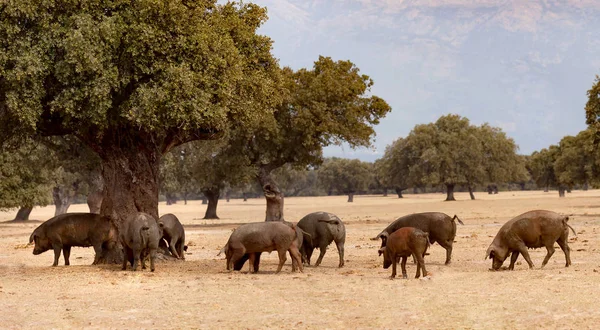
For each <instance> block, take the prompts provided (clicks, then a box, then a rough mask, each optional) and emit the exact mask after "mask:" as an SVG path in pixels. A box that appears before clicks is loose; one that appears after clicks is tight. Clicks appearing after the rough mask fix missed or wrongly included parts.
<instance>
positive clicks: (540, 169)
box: [527, 145, 559, 191]
mask: <svg viewBox="0 0 600 330" xmlns="http://www.w3.org/2000/svg"><path fill="white" fill-rule="evenodd" d="M558 154H559V148H558V146H555V145H552V146H550V147H549V148H547V149H546V148H544V149H542V150H540V151H534V152H533V153H532V154H531V157H530V158H529V163H528V164H527V168H528V170H529V172H530V173H531V178H532V179H533V181H535V184H536V185H537V186H538V187H543V188H544V191H548V190H549V189H550V187H556V186H557V185H558V180H557V179H556V174H555V172H554V163H555V162H556V158H557V157H558Z"/></svg>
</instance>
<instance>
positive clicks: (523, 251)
mask: <svg viewBox="0 0 600 330" xmlns="http://www.w3.org/2000/svg"><path fill="white" fill-rule="evenodd" d="M519 252H520V253H521V254H522V255H523V258H525V261H527V264H528V265H529V269H533V262H532V261H531V257H529V252H528V251H527V246H525V244H523V243H521V245H519Z"/></svg>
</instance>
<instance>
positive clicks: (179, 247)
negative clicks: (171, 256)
mask: <svg viewBox="0 0 600 330" xmlns="http://www.w3.org/2000/svg"><path fill="white" fill-rule="evenodd" d="M183 245H184V243H183V239H180V240H179V241H178V242H177V244H176V245H175V247H176V248H177V253H178V254H179V256H180V257H181V259H183V260H185V254H184V253H183Z"/></svg>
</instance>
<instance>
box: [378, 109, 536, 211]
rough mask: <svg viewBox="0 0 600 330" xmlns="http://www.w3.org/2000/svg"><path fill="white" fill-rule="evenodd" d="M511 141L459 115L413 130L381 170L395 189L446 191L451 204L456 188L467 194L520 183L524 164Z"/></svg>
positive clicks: (388, 153)
mask: <svg viewBox="0 0 600 330" xmlns="http://www.w3.org/2000/svg"><path fill="white" fill-rule="evenodd" d="M516 151H517V146H516V144H515V143H514V141H513V140H512V139H510V138H508V137H506V135H505V134H504V133H503V132H502V131H501V130H500V129H499V128H495V127H491V126H489V125H488V124H484V125H481V126H474V125H471V124H470V123H469V120H468V119H467V118H464V117H461V116H458V115H446V116H442V117H440V118H439V119H438V120H437V121H436V122H435V123H430V124H422V125H417V126H415V128H414V129H413V130H412V131H411V132H410V133H409V135H408V136H407V137H406V138H400V139H398V140H396V141H395V142H394V143H393V144H392V145H390V146H389V147H388V148H387V149H386V153H385V155H384V157H383V161H382V162H383V165H382V167H383V168H384V169H386V170H387V171H388V173H387V177H388V178H389V179H390V180H391V181H390V182H395V183H394V185H398V186H404V187H405V188H406V187H408V186H413V187H415V186H425V185H434V186H435V185H440V184H442V185H445V186H446V188H447V198H446V200H454V194H453V192H454V187H455V186H456V185H463V186H467V187H468V188H469V191H470V192H471V198H474V195H473V193H472V188H473V186H475V185H477V184H483V183H489V182H497V181H502V182H508V181H511V180H515V181H517V180H519V179H520V178H522V177H523V176H524V175H525V170H524V164H523V162H522V161H521V159H520V158H519V157H518V155H517V154H516Z"/></svg>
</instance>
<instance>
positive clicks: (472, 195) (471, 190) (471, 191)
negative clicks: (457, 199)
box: [469, 186, 475, 200]
mask: <svg viewBox="0 0 600 330" xmlns="http://www.w3.org/2000/svg"><path fill="white" fill-rule="evenodd" d="M469 196H471V200H474V199H475V194H473V187H471V186H469Z"/></svg>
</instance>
